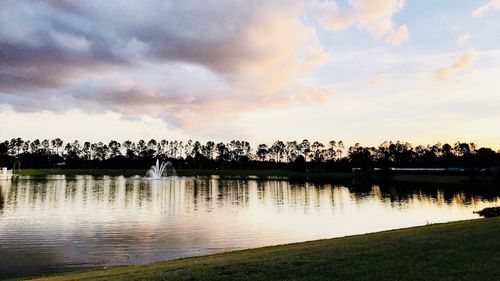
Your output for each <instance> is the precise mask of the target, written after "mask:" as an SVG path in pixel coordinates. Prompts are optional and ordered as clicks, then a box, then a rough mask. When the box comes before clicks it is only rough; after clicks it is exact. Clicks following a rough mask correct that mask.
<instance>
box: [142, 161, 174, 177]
mask: <svg viewBox="0 0 500 281" xmlns="http://www.w3.org/2000/svg"><path fill="white" fill-rule="evenodd" d="M169 170H170V171H173V173H175V169H174V166H173V165H172V163H171V162H170V161H167V162H165V163H161V164H160V161H158V159H157V160H156V164H155V165H153V166H151V169H149V171H148V172H147V173H146V177H145V178H146V179H152V180H159V179H161V178H162V177H163V176H164V174H165V177H166V176H167V171H169Z"/></svg>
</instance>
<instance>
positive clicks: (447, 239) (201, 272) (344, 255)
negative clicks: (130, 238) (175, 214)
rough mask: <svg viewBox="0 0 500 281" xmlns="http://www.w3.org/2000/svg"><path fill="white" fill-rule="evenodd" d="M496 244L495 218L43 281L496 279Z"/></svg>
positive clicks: (498, 224) (499, 260)
mask: <svg viewBox="0 0 500 281" xmlns="http://www.w3.org/2000/svg"><path fill="white" fill-rule="evenodd" d="M381 219H382V218H381ZM499 238H500V217H497V218H490V219H479V220H471V221H462V222H454V223H448V224H436V225H429V226H423V227H414V228H408V229H402V230H394V231H386V232H379V233H374V234H366V235H358V236H350V237H344V238H336V239H329V240H319V241H312V242H305V243H297V244H289V245H283V246H276V247H266V248H258V249H252V250H244V251H236V252H229V253H224V254H218V255H210V256H204V257H195V258H187V259H179V260H172V261H166V262H159V263H153V264H149V265H138V266H122V267H112V268H108V269H95V270H90V271H87V272H80V273H69V274H65V275H64V274H63V275H54V276H52V277H47V278H45V279H39V280H252V281H255V280H499V279H500V240H499Z"/></svg>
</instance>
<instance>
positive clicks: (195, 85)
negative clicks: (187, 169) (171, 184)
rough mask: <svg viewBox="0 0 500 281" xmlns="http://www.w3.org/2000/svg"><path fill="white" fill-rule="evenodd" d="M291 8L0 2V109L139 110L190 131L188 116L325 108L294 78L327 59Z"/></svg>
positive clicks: (299, 6)
mask: <svg viewBox="0 0 500 281" xmlns="http://www.w3.org/2000/svg"><path fill="white" fill-rule="evenodd" d="M302 13H303V3H301V2H299V1H297V2H295V1H292V2H290V1H273V2H270V1H269V2H268V1H247V0H239V1H215V0H210V1H203V2H202V3H200V2H199V1H160V0H149V1H126V2H125V1H117V0H109V1H104V2H103V1H97V0H89V1H84V2H83V1H82V2H74V1H65V0H49V1H23V2H19V1H14V0H7V1H5V2H4V3H3V7H2V10H1V11H0V54H1V56H0V104H8V105H10V106H12V107H13V108H14V109H15V110H17V111H38V110H48V111H56V112H57V111H64V110H67V109H70V108H78V109H80V110H83V111H88V112H102V111H109V110H111V111H115V112H119V113H122V114H124V115H144V114H145V115H150V116H154V117H160V118H163V119H164V120H166V121H167V122H169V123H173V124H176V125H178V126H180V127H193V128H194V127H196V126H193V124H186V121H185V120H186V119H187V118H188V117H189V118H194V119H195V120H194V121H193V122H192V123H196V121H197V120H202V119H206V118H207V117H211V118H210V119H218V118H226V117H235V116H237V114H238V113H239V112H244V111H249V110H252V108H253V107H260V106H266V105H273V106H275V105H281V106H290V105H292V104H302V103H304V102H306V103H309V102H315V101H317V102H324V100H325V98H327V97H328V96H329V95H330V94H331V91H330V90H328V89H326V90H325V89H317V88H315V87H313V86H310V85H306V84H304V82H303V81H301V79H300V76H301V75H302V74H303V71H305V70H304V66H316V65H318V64H320V63H321V60H323V59H324V58H326V55H323V54H322V52H321V51H320V50H321V45H320V44H319V42H318V40H317V39H316V37H315V32H314V29H313V28H310V27H307V26H305V25H304V24H303V22H302V20H301V15H302ZM311 47H312V48H314V49H313V50H315V51H314V52H311V51H310V50H311ZM308 54H316V55H315V56H310V55H308ZM317 54H321V56H318V55H317ZM42 101H43V102H42Z"/></svg>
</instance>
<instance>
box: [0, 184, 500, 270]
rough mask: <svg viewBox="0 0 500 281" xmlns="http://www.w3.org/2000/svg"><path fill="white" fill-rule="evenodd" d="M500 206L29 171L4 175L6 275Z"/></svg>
mask: <svg viewBox="0 0 500 281" xmlns="http://www.w3.org/2000/svg"><path fill="white" fill-rule="evenodd" d="M471 190H472V191H471ZM499 203H500V197H499V196H498V193H493V194H490V193H488V192H485V191H481V190H475V189H473V188H471V187H467V186H464V187H460V188H457V187H453V188H441V187H439V186H437V185H436V186H432V185H430V186H429V185H426V186H420V185H418V184H406V185H395V184H390V185H386V186H379V185H353V186H345V185H336V184H329V183H328V184H325V183H311V182H291V181H287V180H286V179H279V178H276V179H257V178H255V179H238V178H219V177H216V176H212V177H179V178H169V179H164V180H157V181H148V180H143V179H141V178H139V177H135V178H125V177H92V176H76V177H65V176H62V175H61V176H50V177H47V178H39V179H35V178H29V177H24V178H19V179H15V180H12V181H0V253H1V254H0V279H3V278H7V277H18V276H31V275H37V274H44V273H52V272H60V271H69V270H76V269H81V268H86V267H93V266H109V265H119V264H136V263H148V262H154V261H160V260H165V259H173V258H180V257H186V256H194V255H205V254H211V253H218V252H224V251H229V250H235V249H245V248H253V247H260V246H268V245H277V244H284V243H291V242H300V241H306V240H315V239H322V238H331V237H340V236H345V235H352V234H361V233H367V232H375V231H381V230H388V229H395V228H401V227H409V226H416V225H425V224H428V223H439V222H448V221H455V220H463V219H473V218H478V217H479V216H478V215H476V214H474V213H473V211H475V210H480V209H482V208H485V207H489V206H495V205H498V204H499Z"/></svg>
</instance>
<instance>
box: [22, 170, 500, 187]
mask: <svg viewBox="0 0 500 281" xmlns="http://www.w3.org/2000/svg"><path fill="white" fill-rule="evenodd" d="M20 174H21V175H27V176H45V175H56V174H63V175H67V176H74V175H93V176H104V175H107V176H120V175H123V176H126V177H130V176H135V175H139V176H144V175H145V174H146V170H145V169H138V170H135V169H132V170H120V169H24V170H21V172H20ZM177 175H178V176H211V175H218V176H221V177H238V178H250V177H261V178H270V177H274V178H276V177H278V178H281V177H282V178H288V179H297V180H304V179H307V180H315V181H335V182H351V181H352V179H353V175H352V173H350V172H300V171H291V170H211V169H201V170H177ZM361 178H362V177H361ZM369 180H371V181H374V182H380V181H387V180H389V181H392V182H409V183H424V184H425V183H430V184H450V185H464V184H466V185H470V184H471V181H470V178H469V177H468V176H464V175H432V174H422V175H418V174H395V175H392V176H391V177H390V178H388V179H387V178H383V177H380V175H373V176H372V177H371V178H370V179H369ZM498 182H499V179H498V178H495V177H489V176H478V177H476V181H475V182H474V184H478V185H485V186H492V185H496V184H498Z"/></svg>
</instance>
